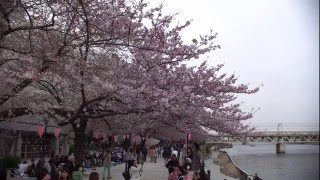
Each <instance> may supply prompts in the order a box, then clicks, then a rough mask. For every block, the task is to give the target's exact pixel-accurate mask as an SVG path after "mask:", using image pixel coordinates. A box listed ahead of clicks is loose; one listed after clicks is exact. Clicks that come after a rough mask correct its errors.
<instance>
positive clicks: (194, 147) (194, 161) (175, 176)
mask: <svg viewBox="0 0 320 180" xmlns="http://www.w3.org/2000/svg"><path fill="white" fill-rule="evenodd" d="M147 154H148V155H149V157H150V162H152V163H157V161H158V160H159V159H164V165H165V167H166V168H167V169H168V180H208V179H210V171H207V172H205V170H204V157H203V154H202V152H201V150H200V145H199V144H198V143H196V142H195V143H193V144H191V145H189V146H187V145H186V144H184V143H183V142H180V141H178V142H168V141H161V142H160V143H159V144H157V145H153V146H151V147H148V148H146V147H138V146H136V145H133V146H131V147H129V149H128V150H127V151H125V150H123V154H122V156H121V157H118V155H117V153H112V151H111V149H107V150H105V151H103V152H101V153H93V154H86V155H85V156H84V157H83V159H82V160H81V161H80V163H76V162H75V157H74V155H73V154H71V155H69V156H55V157H51V159H50V160H49V161H47V162H46V161H45V160H44V159H39V160H38V162H37V163H36V162H35V160H34V159H32V160H31V162H26V161H24V162H22V163H21V164H20V165H19V168H18V169H17V171H16V173H17V174H18V175H20V176H23V175H24V174H26V175H28V176H30V177H37V179H39V180H48V179H51V180H71V179H72V180H83V176H84V175H89V173H87V172H88V171H87V169H94V170H95V168H96V167H103V172H102V178H103V179H111V178H112V177H111V166H112V163H114V162H116V161H121V162H124V163H125V169H124V173H123V176H124V178H125V179H132V180H140V178H141V175H142V172H143V165H144V162H145V161H146V157H147ZM97 177H98V178H99V174H90V180H91V179H95V178H97Z"/></svg>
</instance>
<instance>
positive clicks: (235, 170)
mask: <svg viewBox="0 0 320 180" xmlns="http://www.w3.org/2000/svg"><path fill="white" fill-rule="evenodd" d="M215 154H216V157H215V158H214V159H213V163H215V164H217V165H219V166H220V172H221V173H223V174H225V175H227V176H229V177H234V178H237V179H240V180H247V179H248V175H247V173H246V172H244V171H243V170H241V169H240V168H239V167H238V166H237V165H236V164H234V163H233V162H232V160H231V158H230V156H229V155H228V154H227V153H226V152H225V151H221V150H219V151H216V152H215Z"/></svg>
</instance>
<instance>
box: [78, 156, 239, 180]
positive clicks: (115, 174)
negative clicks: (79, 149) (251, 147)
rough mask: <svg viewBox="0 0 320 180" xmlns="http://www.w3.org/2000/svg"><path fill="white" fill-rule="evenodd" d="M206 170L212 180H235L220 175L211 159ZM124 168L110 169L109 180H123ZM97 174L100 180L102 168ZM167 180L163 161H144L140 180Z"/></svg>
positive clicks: (206, 162)
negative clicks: (209, 172)
mask: <svg viewBox="0 0 320 180" xmlns="http://www.w3.org/2000/svg"><path fill="white" fill-rule="evenodd" d="M205 164H206V169H207V170H210V171H211V179H212V180H224V179H226V180H235V178H232V177H228V176H226V175H224V174H222V173H220V167H219V166H218V165H216V164H214V163H213V160H212V159H208V160H206V161H205ZM124 168H125V164H120V165H117V166H113V167H111V176H112V179H111V180H123V179H124V178H123V176H122V172H123V170H124ZM95 171H96V172H98V173H99V175H100V178H101V179H102V171H103V168H102V167H99V168H97V169H96V170H95ZM88 179H89V176H85V178H84V180H88ZM166 179H168V170H167V168H166V167H165V166H164V160H163V159H158V162H157V163H151V162H150V161H146V162H145V163H144V167H143V172H142V175H141V180H166Z"/></svg>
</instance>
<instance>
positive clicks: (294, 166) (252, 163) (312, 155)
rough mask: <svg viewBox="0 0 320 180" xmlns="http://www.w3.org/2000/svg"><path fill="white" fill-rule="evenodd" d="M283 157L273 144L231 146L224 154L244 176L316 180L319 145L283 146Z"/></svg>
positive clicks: (265, 179)
mask: <svg viewBox="0 0 320 180" xmlns="http://www.w3.org/2000/svg"><path fill="white" fill-rule="evenodd" d="M285 149H286V152H285V154H277V153H276V145H275V144H255V145H254V146H248V145H245V146H244V145H240V144H239V145H233V148H230V149H223V150H225V151H226V152H227V153H228V154H229V156H230V157H231V159H232V161H233V162H234V163H235V164H237V165H238V167H240V168H241V169H242V170H243V171H245V172H247V173H248V174H255V173H257V174H258V176H259V177H261V178H262V179H264V180H319V145H305V144H299V145H298V144H286V146H285Z"/></svg>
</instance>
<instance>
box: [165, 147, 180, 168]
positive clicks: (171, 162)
mask: <svg viewBox="0 0 320 180" xmlns="http://www.w3.org/2000/svg"><path fill="white" fill-rule="evenodd" d="M177 155H178V152H177V151H173V152H172V155H171V158H170V160H169V161H168V162H167V164H166V167H167V168H168V172H169V174H171V172H173V171H174V167H177V166H179V162H178V159H177Z"/></svg>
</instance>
